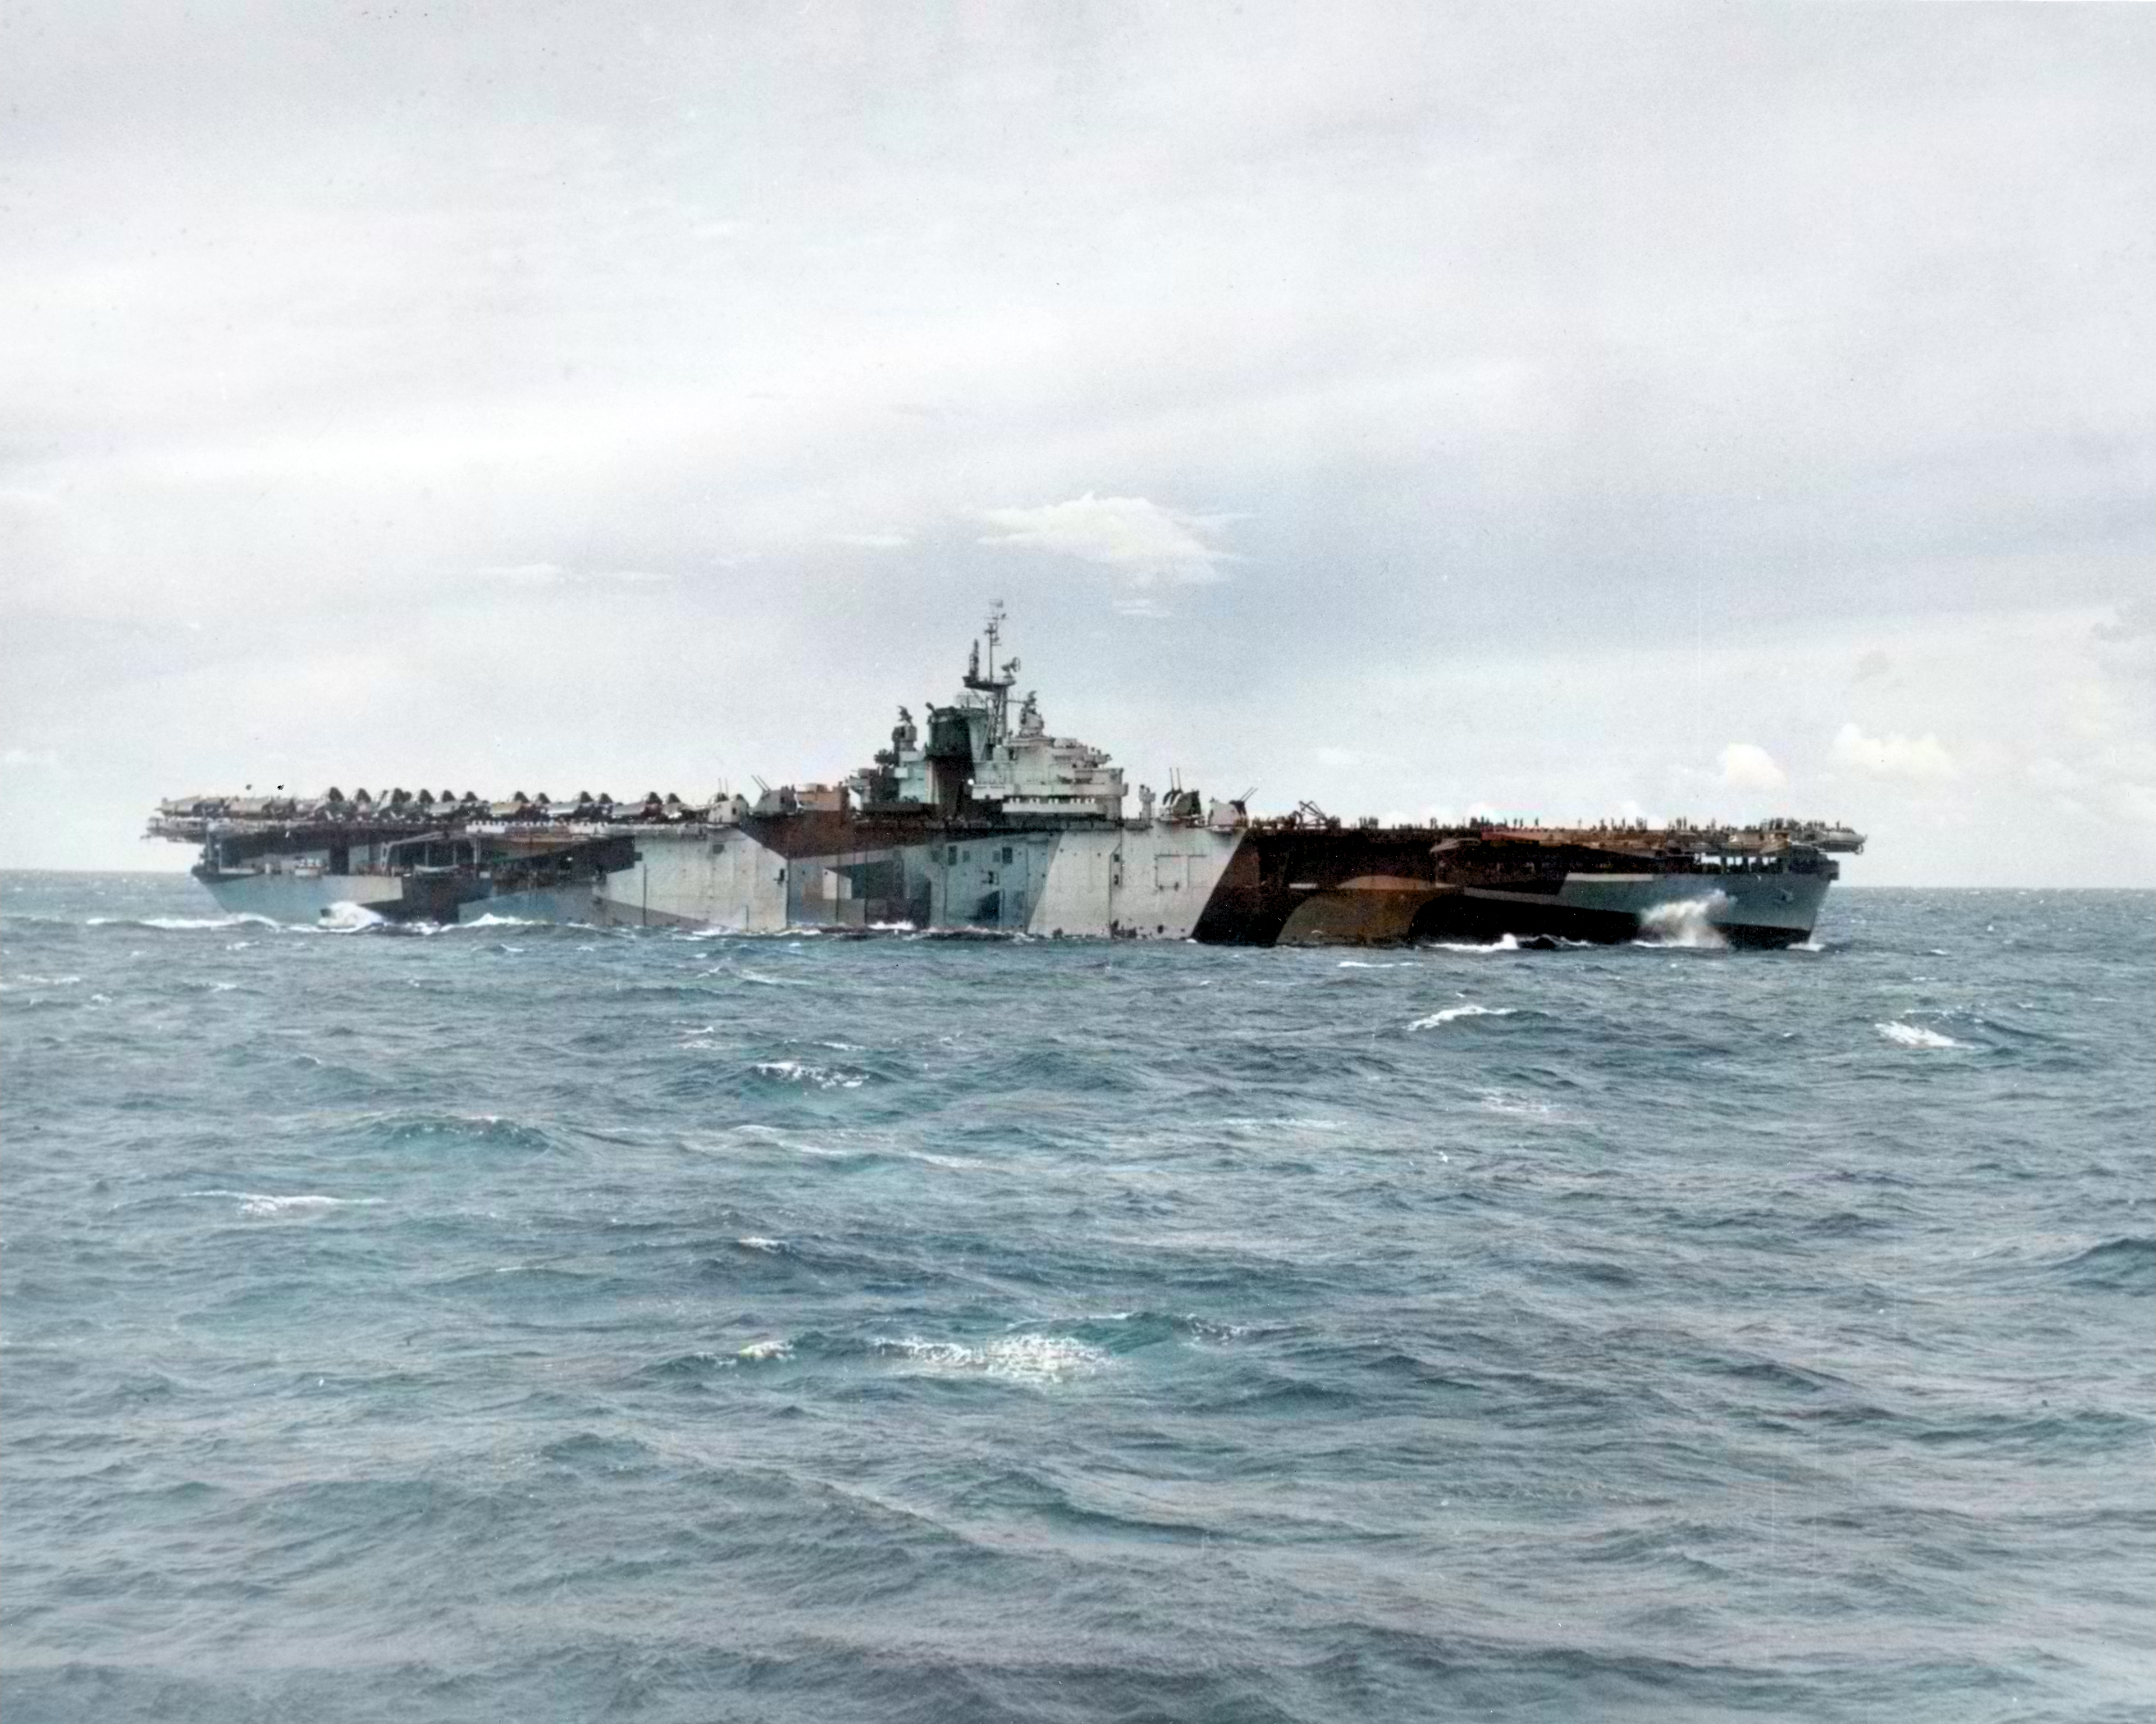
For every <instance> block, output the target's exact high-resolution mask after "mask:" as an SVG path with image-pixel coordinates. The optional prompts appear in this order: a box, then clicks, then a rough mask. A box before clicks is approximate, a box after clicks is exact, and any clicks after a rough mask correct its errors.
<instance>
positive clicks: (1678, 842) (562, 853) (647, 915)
mask: <svg viewBox="0 0 2156 1724" xmlns="http://www.w3.org/2000/svg"><path fill="white" fill-rule="evenodd" d="M1002 626H1003V620H1002V615H1001V611H1000V609H998V611H997V612H996V613H994V614H993V615H991V617H990V618H989V620H988V627H987V629H986V630H984V634H983V639H977V640H976V641H975V642H974V643H973V651H972V653H971V656H970V657H969V659H968V664H967V668H966V672H965V675H964V677H962V682H961V687H960V689H959V691H958V693H957V696H956V697H955V698H954V699H952V702H950V703H949V704H948V705H944V706H937V705H931V706H929V707H927V708H926V711H925V713H924V718H925V720H926V722H925V723H916V721H915V719H914V718H913V715H912V713H911V711H910V710H908V709H907V708H903V707H901V708H900V709H899V717H898V723H897V724H896V726H895V727H894V728H893V729H892V731H891V743H890V746H889V747H887V748H885V749H880V750H878V751H877V752H876V754H875V757H874V759H872V760H871V761H870V764H868V765H866V766H865V767H864V768H862V769H860V771H859V772H857V773H855V774H854V775H852V776H851V777H850V778H848V779H847V780H844V782H843V783H840V784H836V785H822V784H808V785H785V786H782V787H779V788H776V789H768V790H762V793H761V794H760V795H758V796H757V798H756V799H755V800H749V799H748V798H747V797H745V796H740V795H715V796H712V797H711V798H708V799H706V800H703V801H701V802H685V801H684V800H682V799H681V798H680V797H679V796H676V795H668V796H660V795H658V794H656V793H653V794H651V795H646V796H644V798H642V799H641V800H635V801H630V802H620V801H616V800H613V798H612V797H611V796H609V795H606V794H604V793H601V794H599V795H592V794H590V793H588V792H579V793H578V794H577V795H576V796H575V797H574V798H572V799H571V800H566V801H562V800H552V799H551V798H549V797H548V796H547V795H545V794H544V793H543V792H542V793H540V794H537V795H525V794H523V793H522V792H521V791H520V792H518V793H516V795H512V796H511V797H510V798H508V799H507V800H483V799H481V798H480V796H479V795H476V794H475V793H473V792H470V791H465V792H463V793H461V794H459V793H456V792H453V791H450V790H442V791H439V792H436V791H433V790H424V789H423V790H417V791H407V790H402V789H397V790H385V791H382V792H380V793H378V794H377V793H371V792H368V791H367V790H357V791H355V792H353V793H352V794H350V795H347V794H346V793H345V792H344V791H342V790H338V789H332V790H329V791H327V792H326V793H325V794H323V795H320V796H313V797H305V798H300V797H291V796H285V795H275V796H268V797H263V796H256V795H251V794H247V795H238V796H228V795H193V796H182V797H178V798H175V799H172V800H167V801H165V802H163V803H161V804H160V805H159V806H158V808H157V811H156V812H155V813H154V814H153V815H152V816H151V821H150V826H149V834H148V836H153V837H158V838H166V839H172V840H175V841H182V842H186V843H191V844H197V845H199V846H200V847H201V852H202V853H201V857H200V859H199V860H198V862H197V863H196V864H195V867H194V870H193V872H194V875H195V877H196V878H197V879H198V880H200V881H201V882H202V883H203V885H204V886H205V887H206V888H208V890H209V892H210V893H211V894H212V896H213V897H214V898H216V900H217V902H218V903H219V904H220V905H221V906H223V908H225V909H226V910H227V911H229V912H233V913H251V914H259V915H262V916H266V917H269V918H270V919H275V920H278V921H285V922H300V923H314V922H316V921H317V920H319V919H321V917H322V916H323V915H324V914H325V913H334V912H336V910H337V909H338V908H339V907H341V906H345V905H352V906H356V907H357V908H358V909H360V910H364V911H367V912H370V913H372V914H374V915H377V916H380V917H382V918H384V919H388V920H390V921H425V922H432V923H444V922H450V921H456V920H473V919H477V918H479V917H481V916H486V915H493V916H497V917H518V918H523V919H532V920H539V921H557V922H577V923H589V924H598V925H615V924H635V925H641V926H666V925H672V926H680V927H688V928H711V929H735V930H739V931H742V932H748V933H771V932H778V931H782V930H784V929H811V928H813V929H878V928H884V929H916V930H952V931H957V930H967V931H993V932H999V933H1004V934H1017V933H1025V934H1040V935H1064V936H1084V937H1092V938H1131V939H1199V940H1204V941H1214V942H1224V943H1234V944H1258V945H1272V944H1323V943H1342V944H1383V943H1392V942H1402V941H1414V940H1424V939H1477V940H1488V939H1500V938H1501V937H1504V936H1507V935H1511V936H1515V937H1529V938H1532V937H1547V938H1550V939H1583V940H1604V941H1606V940H1622V939H1636V938H1639V937H1640V935H1641V934H1643V933H1645V934H1653V933H1654V932H1655V931H1656V930H1658V929H1676V928H1689V929H1696V930H1697V931H1699V932H1701V933H1702V934H1707V936H1709V937H1716V938H1720V939H1726V940H1727V941H1729V942H1730V943H1732V944H1748V945H1767V946H1775V945H1789V944H1794V943H1797V942H1799V941H1801V940H1804V939H1807V938H1808V937H1809V934H1811V931H1812V929H1813V927H1814V925H1815V923H1816V921H1817V919H1818V916H1819V911H1820V904H1821V903H1823V902H1824V900H1825V896H1826V891H1827V888H1828V886H1829V885H1830V883H1832V882H1833V881H1834V880H1835V878H1836V877H1838V875H1839V873H1840V864H1839V862H1837V861H1836V860H1835V854H1836V853H1838V852H1857V851H1861V849H1862V847H1863V844H1864V840H1863V838H1862V836H1861V835H1860V834H1858V833H1856V832H1853V831H1849V830H1848V829H1847V828H1845V827H1842V826H1833V825H1829V824H1826V823H1824V822H1820V821H1797V820H1776V821H1766V822H1763V823H1761V824H1758V825H1753V826H1723V825H1713V824H1702V825H1694V824H1691V823H1686V822H1676V823H1672V824H1670V825H1667V826H1655V827H1650V826H1647V825H1645V823H1644V822H1637V821H1633V822H1625V821H1609V822H1604V823H1599V824H1594V825H1589V826H1574V827H1552V826H1540V825H1528V824H1517V823H1500V822H1492V821H1469V822H1466V823H1464V824H1459V825H1443V826H1440V825H1434V824H1433V825H1424V826H1399V825H1392V826H1388V825H1384V824H1382V823H1380V822H1378V821H1368V820H1365V821H1355V822H1352V823H1349V822H1343V821H1339V820H1337V819H1334V818H1332V817H1330V816H1326V815H1323V814H1322V813H1321V812H1319V811H1317V810H1316V809H1315V808H1313V807H1312V805H1309V804H1304V805H1301V807H1300V808H1298V809H1297V810H1296V811H1295V812H1294V813H1292V814H1289V815H1286V816H1276V817H1271V818H1266V817H1261V816H1252V815H1251V813H1250V811H1249V809H1248V808H1247V807H1246V806H1245V802H1244V801H1243V800H1241V799H1229V800H1207V799H1205V798H1204V797H1203V796H1201V795H1200V794H1199V792H1198V791H1196V790H1185V789H1183V787H1182V786H1181V785H1180V784H1172V785H1171V788H1170V789H1169V790H1168V791H1166V792H1165V793H1164V794H1163V795H1158V796H1157V795H1155V794H1154V792H1153V791H1152V790H1150V789H1148V788H1147V787H1145V786H1140V788H1139V790H1138V791H1137V797H1136V802H1137V807H1136V809H1135V811H1132V810H1131V809H1129V808H1128V807H1127V804H1128V803H1129V802H1130V801H1131V800H1132V798H1131V797H1130V796H1129V795H1127V792H1126V789H1125V785H1124V780H1123V775H1122V769H1121V768H1119V767H1117V766H1116V765H1114V764H1111V761H1110V759H1109V758H1108V756H1107V755H1106V754H1104V753H1103V752H1102V751H1101V750H1100V749H1096V748H1093V747H1091V746H1089V745H1088V744H1085V743H1082V742H1080V741H1078V740H1076V739H1075V738H1070V737H1059V736H1055V735H1053V734H1051V733H1050V731H1049V730H1048V728H1047V725H1046V723H1045V720H1044V718H1043V717H1042V714H1041V709H1040V705H1039V701H1038V700H1037V699H1036V698H1035V697H1034V695H1032V694H1030V693H1028V694H1026V695H1025V696H1024V697H1022V698H1019V699H1017V700H1016V702H1015V704H1016V706H1017V711H1016V713H1015V715H1014V713H1013V712H1012V707H1013V705H1014V696H1015V695H1016V690H1017V672H1018V669H1019V663H1018V661H1017V660H1016V659H1011V660H1008V661H1004V660H1000V659H999V658H998V651H999V649H1000V647H1001V645H1002ZM984 643H985V649H986V651H985V655H984V653H983V644H984Z"/></svg>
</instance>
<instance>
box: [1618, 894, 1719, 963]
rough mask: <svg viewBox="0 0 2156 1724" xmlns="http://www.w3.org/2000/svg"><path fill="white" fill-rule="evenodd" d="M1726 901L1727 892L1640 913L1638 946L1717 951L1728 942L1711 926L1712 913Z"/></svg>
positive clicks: (1671, 903)
mask: <svg viewBox="0 0 2156 1724" xmlns="http://www.w3.org/2000/svg"><path fill="white" fill-rule="evenodd" d="M1728 902H1729V894H1728V893H1726V892H1710V893H1707V896H1706V897H1705V898H1672V899H1671V900H1670V901H1669V903H1661V904H1655V905H1653V906H1652V907H1650V908H1647V909H1645V910H1642V911H1641V912H1640V944H1642V945H1649V946H1687V947H1690V948H1691V949H1693V950H1696V951H1716V950H1719V949H1721V948H1722V947H1724V946H1727V944H1729V942H1728V940H1727V939H1724V938H1723V937H1722V930H1721V929H1719V928H1717V927H1716V926H1715V925H1714V913H1715V912H1716V911H1717V910H1718V909H1720V908H1722V906H1724V905H1725V904H1727V903H1728Z"/></svg>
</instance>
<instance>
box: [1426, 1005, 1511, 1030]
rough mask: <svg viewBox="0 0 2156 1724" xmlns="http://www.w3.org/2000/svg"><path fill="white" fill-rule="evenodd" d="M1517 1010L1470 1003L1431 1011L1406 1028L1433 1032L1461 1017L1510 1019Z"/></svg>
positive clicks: (1508, 1007)
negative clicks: (1428, 1014)
mask: <svg viewBox="0 0 2156 1724" xmlns="http://www.w3.org/2000/svg"><path fill="white" fill-rule="evenodd" d="M1516 1010H1517V1008H1516V1007H1514V1006H1477V1005H1476V1004H1475V1003H1474V1002H1473V1001H1469V1002H1468V1003H1467V1004H1466V1005H1465V1006H1446V1007H1445V1010H1444V1011H1433V1012H1432V1013H1430V1016H1428V1017H1419V1018H1417V1019H1415V1020H1414V1022H1412V1023H1410V1024H1409V1026H1408V1027H1409V1029H1411V1030H1435V1029H1438V1028H1440V1027H1443V1026H1444V1025H1445V1024H1450V1023H1457V1022H1459V1021H1460V1019H1461V1018H1463V1017H1510V1016H1512V1014H1513V1012H1514V1011H1516Z"/></svg>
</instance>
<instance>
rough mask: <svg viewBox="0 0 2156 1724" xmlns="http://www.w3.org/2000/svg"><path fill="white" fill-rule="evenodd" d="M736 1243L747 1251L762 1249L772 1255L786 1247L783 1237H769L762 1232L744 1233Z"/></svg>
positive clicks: (776, 1254)
mask: <svg viewBox="0 0 2156 1724" xmlns="http://www.w3.org/2000/svg"><path fill="white" fill-rule="evenodd" d="M734 1243H735V1244H737V1245H738V1246H740V1247H741V1248H742V1249H743V1250H745V1251H761V1252H763V1253H767V1255H769V1256H772V1257H776V1256H778V1254H779V1253H781V1252H783V1251H784V1250H785V1249H786V1242H785V1241H784V1240H783V1239H767V1238H765V1237H764V1236H763V1235H762V1234H761V1233H744V1234H742V1237H741V1238H738V1239H737V1240H735V1241H734Z"/></svg>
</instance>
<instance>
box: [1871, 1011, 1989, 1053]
mask: <svg viewBox="0 0 2156 1724" xmlns="http://www.w3.org/2000/svg"><path fill="white" fill-rule="evenodd" d="M1872 1028H1873V1029H1875V1030H1876V1031H1878V1032H1879V1033H1880V1034H1881V1035H1882V1036H1884V1037H1886V1039H1887V1040H1888V1041H1889V1042H1892V1043H1893V1044H1894V1045H1895V1046H1896V1047H1967V1046H1969V1044H1968V1043H1967V1042H1957V1041H1955V1040H1954V1038H1953V1037H1951V1036H1942V1035H1941V1034H1940V1033H1939V1032H1938V1031H1937V1030H1928V1029H1926V1028H1925V1027H1923V1026H1922V1024H1905V1023H1903V1022H1902V1021H1901V1020H1900V1019H1899V1018H1896V1019H1893V1020H1892V1021H1890V1022H1886V1023H1883V1024H1874V1025H1872Z"/></svg>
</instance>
